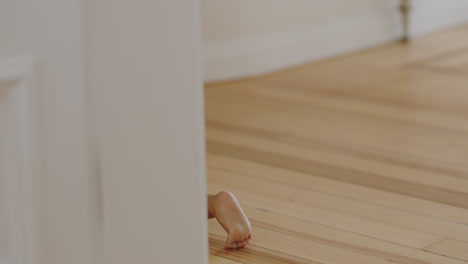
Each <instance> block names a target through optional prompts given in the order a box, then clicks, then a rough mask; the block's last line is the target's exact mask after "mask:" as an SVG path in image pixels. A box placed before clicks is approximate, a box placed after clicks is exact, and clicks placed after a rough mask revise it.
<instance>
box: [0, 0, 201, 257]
mask: <svg viewBox="0 0 468 264" xmlns="http://www.w3.org/2000/svg"><path fill="white" fill-rule="evenodd" d="M200 35H201V33H200V25H199V3H198V1H196V0H181V1H148V0H134V1H123V0H100V1H91V0H42V1H35V0H5V1H2V2H1V3H0V263H1V264H4V263H8V264H19V263H21V264H23V263H24V264H32V263H38V264H42V263H44V264H63V263H67V264H72V263H80V264H82V263H99V264H101V263H104V264H106V263H113V264H114V263H207V262H208V258H207V251H208V250H207V228H206V226H207V225H206V193H205V160H204V117H203V89H202V79H201V56H200V50H201V43H200Z"/></svg>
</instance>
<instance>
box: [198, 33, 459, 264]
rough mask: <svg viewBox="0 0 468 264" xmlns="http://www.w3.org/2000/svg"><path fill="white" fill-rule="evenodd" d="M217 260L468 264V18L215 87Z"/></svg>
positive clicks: (209, 104)
mask: <svg viewBox="0 0 468 264" xmlns="http://www.w3.org/2000/svg"><path fill="white" fill-rule="evenodd" d="M206 114H207V151H208V174H209V176H208V177H209V180H208V189H209V191H210V192H211V193H215V192H218V191H220V190H230V191H232V192H233V193H235V194H236V196H237V198H238V199H239V201H240V202H241V204H242V206H243V207H244V209H245V211H246V213H247V215H248V216H249V218H250V219H251V223H252V225H253V232H254V239H253V243H252V244H251V245H249V246H248V247H247V248H245V249H240V250H224V249H223V245H224V243H223V241H224V239H225V234H224V231H223V230H222V228H221V227H220V226H219V225H218V224H217V223H216V221H214V220H212V221H210V254H211V255H210V261H211V263H212V264H216V263H219V264H221V263H223V264H224V263H226V264H235V263H248V264H275V263H293V264H294V263H323V264H325V263H350V264H362V263H372V264H380V263H382V264H383V263H405V264H413V263H415V264H416V263H418V264H422V263H433V264H436V263H437V264H456V263H459V264H462V263H468V27H462V28H457V29H454V30H451V31H447V32H443V33H439V34H436V35H433V36H430V37H425V38H421V39H417V40H415V41H414V42H412V43H410V44H408V45H402V44H392V45H388V46H386V47H381V48H378V49H373V50H370V51H366V52H361V53H359V54H354V55H351V56H345V57H342V58H338V59H333V60H329V61H324V62H321V63H316V64H311V65H307V66H303V67H299V68H296V69H292V70H289V71H284V72H280V73H276V74H272V75H268V76H264V77H260V78H254V79H249V80H244V81H237V82H230V83H222V84H213V85H208V86H207V88H206Z"/></svg>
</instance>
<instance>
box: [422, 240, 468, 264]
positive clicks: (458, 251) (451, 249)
mask: <svg viewBox="0 0 468 264" xmlns="http://www.w3.org/2000/svg"><path fill="white" fill-rule="evenodd" d="M425 250H427V251H430V252H434V253H437V254H441V255H444V256H449V257H452V258H456V259H461V260H465V261H468V242H463V241H457V240H454V239H446V240H444V241H441V242H439V243H435V244H433V245H431V246H429V247H427V248H425Z"/></svg>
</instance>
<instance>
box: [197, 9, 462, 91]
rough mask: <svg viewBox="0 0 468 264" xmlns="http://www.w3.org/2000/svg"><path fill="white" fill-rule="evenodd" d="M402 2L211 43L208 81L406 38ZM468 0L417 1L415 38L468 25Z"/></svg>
mask: <svg viewBox="0 0 468 264" xmlns="http://www.w3.org/2000/svg"><path fill="white" fill-rule="evenodd" d="M396 4H397V1H383V4H382V6H379V7H375V6H373V7H372V8H368V9H363V10H361V11H360V12H358V13H354V14H350V15H349V16H344V17H343V16H342V17H337V18H336V19H333V20H331V21H327V22H324V23H320V24H314V25H306V26H304V27H302V28H295V29H291V30H289V31H280V32H276V33H275V34H268V35H259V36H255V37H252V38H248V39H237V40H233V41H226V42H217V43H206V44H205V50H204V54H205V57H204V59H205V61H204V72H205V76H204V77H205V81H206V82H214V81H224V80H230V79H238V78H246V77H252V76H257V75H261V74H265V73H268V72H274V71H278V70H281V69H285V68H288V67H292V66H296V65H300V64H304V63H308V62H313V61H317V60H322V59H325V58H329V57H333V56H337V55H342V54H347V53H351V52H355V51H358V50H362V49H366V48H369V47H373V46H376V45H381V44H385V43H389V42H392V41H396V40H398V39H400V38H401V32H402V30H401V20H400V14H399V12H398V7H397V5H396ZM466 14H468V1H467V0H446V1H445V0H444V1H440V0H416V1H415V2H414V3H413V14H412V17H411V20H410V24H411V27H410V34H411V36H419V35H422V34H427V33H431V32H434V31H436V30H440V29H444V28H447V27H450V26H454V25H458V24H461V23H465V22H468V15H466Z"/></svg>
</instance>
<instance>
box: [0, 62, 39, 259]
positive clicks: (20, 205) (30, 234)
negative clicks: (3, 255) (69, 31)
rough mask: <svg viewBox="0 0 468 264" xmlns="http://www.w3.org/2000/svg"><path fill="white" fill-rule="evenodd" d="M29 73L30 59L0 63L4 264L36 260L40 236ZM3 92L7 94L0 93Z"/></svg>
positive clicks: (35, 137)
mask: <svg viewBox="0 0 468 264" xmlns="http://www.w3.org/2000/svg"><path fill="white" fill-rule="evenodd" d="M33 72H34V57H33V56H29V55H24V56H16V57H11V58H7V59H2V60H0V92H4V95H5V97H6V100H7V101H6V102H5V105H6V107H7V111H6V113H7V115H6V119H5V122H7V123H8V124H9V126H7V128H6V129H8V133H9V134H8V135H10V136H11V139H8V146H9V147H10V149H8V153H9V154H10V153H11V157H10V159H11V160H10V163H9V164H8V165H9V167H10V169H11V170H9V172H10V173H8V175H7V179H6V180H7V181H8V183H9V184H8V188H9V198H10V199H9V201H11V202H10V204H9V205H8V209H7V211H8V213H7V217H8V218H9V226H8V229H9V230H11V232H10V239H9V241H11V242H12V245H11V247H10V248H9V252H8V253H7V254H8V261H7V263H8V264H10V263H11V264H16V263H18V264H19V263H21V264H23V263H25V264H34V263H37V260H38V258H37V256H38V255H37V253H38V251H37V245H39V244H36V242H37V241H38V240H37V239H36V238H37V236H38V234H39V232H40V228H39V225H40V221H39V219H40V218H39V214H38V213H39V211H40V210H39V209H40V206H39V204H38V203H40V200H39V199H38V198H39V196H38V191H39V190H38V186H40V185H39V184H40V182H41V181H40V177H41V175H40V174H41V170H40V163H39V156H38V146H39V140H38V136H39V135H38V133H37V111H36V106H35V101H34V98H33V93H34V91H33ZM4 89H7V90H6V91H2V90H4ZM7 148H8V147H7ZM11 161H13V162H11Z"/></svg>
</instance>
